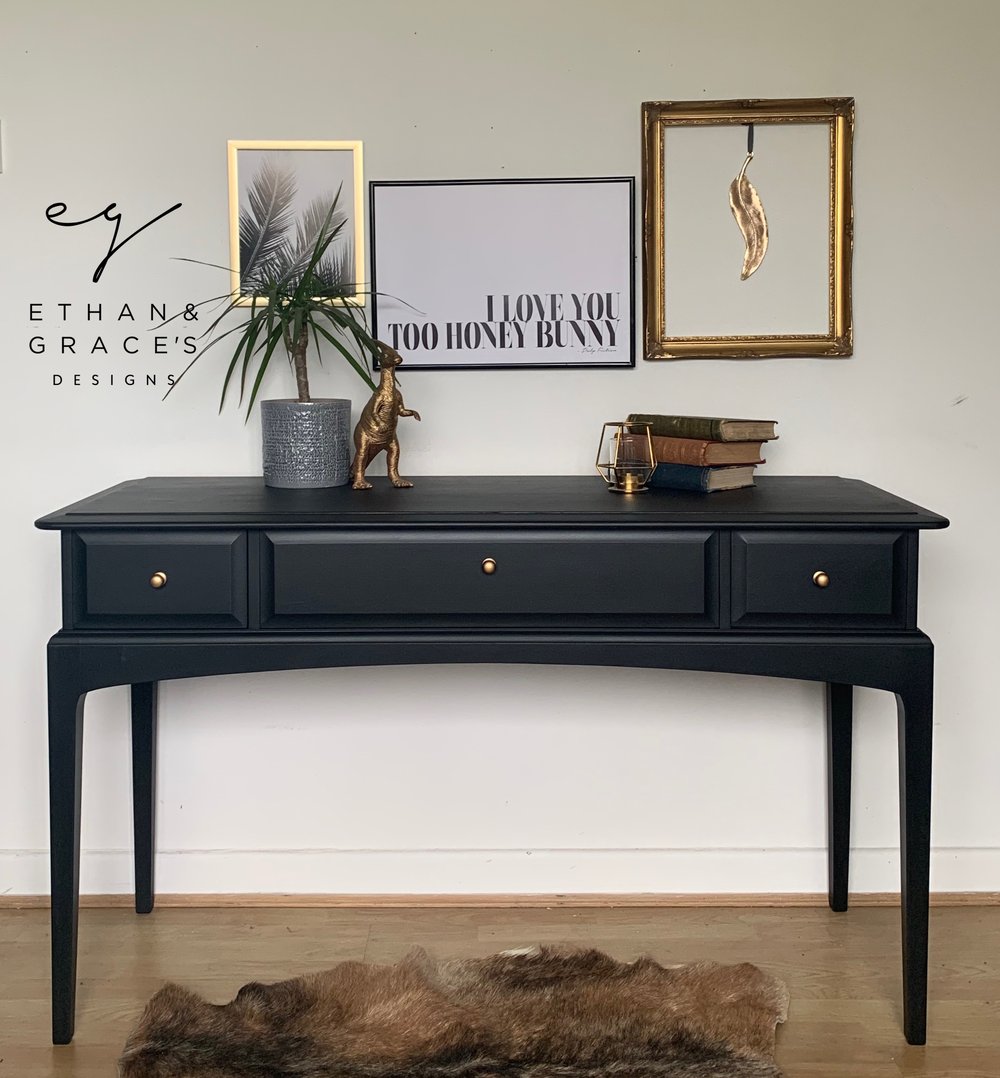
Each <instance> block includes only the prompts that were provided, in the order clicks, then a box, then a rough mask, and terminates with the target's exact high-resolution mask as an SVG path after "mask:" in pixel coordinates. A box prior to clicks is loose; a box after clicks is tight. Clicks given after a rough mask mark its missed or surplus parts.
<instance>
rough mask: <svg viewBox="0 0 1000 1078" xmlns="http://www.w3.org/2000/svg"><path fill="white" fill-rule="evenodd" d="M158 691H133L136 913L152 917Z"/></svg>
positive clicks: (153, 687) (143, 685) (142, 687)
mask: <svg viewBox="0 0 1000 1078" xmlns="http://www.w3.org/2000/svg"><path fill="white" fill-rule="evenodd" d="M157 689H158V686H157V683H156V682H155V681H141V682H138V683H137V684H134V685H133V686H132V688H131V705H132V831H133V835H134V842H135V912H136V913H151V912H152V910H153V896H154V894H155V887H154V879H153V862H154V856H155V852H156V705H157Z"/></svg>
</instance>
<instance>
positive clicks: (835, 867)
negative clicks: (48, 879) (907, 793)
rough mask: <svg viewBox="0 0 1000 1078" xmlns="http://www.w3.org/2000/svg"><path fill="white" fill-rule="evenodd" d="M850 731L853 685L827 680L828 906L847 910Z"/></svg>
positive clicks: (851, 737) (849, 821) (852, 722)
mask: <svg viewBox="0 0 1000 1078" xmlns="http://www.w3.org/2000/svg"><path fill="white" fill-rule="evenodd" d="M853 733H854V686H853V685H840V684H837V683H835V682H827V686H826V750H827V756H826V768H827V830H828V836H827V856H828V859H829V895H830V909H832V910H836V911H837V912H838V913H842V912H843V911H844V910H846V909H847V882H848V871H849V864H850V856H851V750H852V741H853Z"/></svg>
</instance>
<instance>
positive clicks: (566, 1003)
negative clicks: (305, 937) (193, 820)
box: [119, 947, 788, 1078]
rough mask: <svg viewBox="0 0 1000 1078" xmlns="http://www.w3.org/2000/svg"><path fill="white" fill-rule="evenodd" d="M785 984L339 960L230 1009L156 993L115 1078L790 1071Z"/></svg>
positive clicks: (499, 1077)
mask: <svg viewBox="0 0 1000 1078" xmlns="http://www.w3.org/2000/svg"><path fill="white" fill-rule="evenodd" d="M787 1005H788V994H787V992H786V990H785V986H784V985H783V984H782V983H781V982H780V981H778V980H776V979H775V978H773V977H771V976H769V975H768V974H766V973H764V972H762V971H761V970H759V969H758V968H757V967H756V966H751V965H746V964H744V965H739V966H722V965H717V964H715V963H707V962H704V963H696V964H692V965H686V966H666V967H665V966H661V965H658V964H657V963H656V962H654V961H653V960H652V959H650V958H640V959H639V960H638V961H635V962H628V963H626V962H617V961H615V960H614V959H612V958H610V957H608V955H606V954H602V953H601V952H600V951H593V950H577V949H562V948H552V947H541V948H538V947H530V948H526V949H524V950H520V951H505V952H503V953H502V954H497V955H493V956H491V957H489V958H478V959H467V960H463V961H453V962H437V961H435V960H434V959H432V958H431V957H429V956H428V955H427V954H426V953H425V952H424V951H422V950H416V951H413V952H412V953H411V954H410V955H408V956H407V957H406V958H405V959H404V960H403V961H402V962H399V963H397V964H396V965H391V966H376V965H369V964H366V963H362V962H343V963H341V964H340V965H338V966H335V967H334V968H333V969H330V970H327V971H326V972H324V973H317V974H313V975H310V976H305V977H297V978H295V979H294V980H290V981H281V982H279V983H277V984H271V985H263V984H248V985H245V986H244V987H243V988H241V989H240V991H239V993H238V994H237V996H236V998H235V999H234V1000H233V1001H232V1002H231V1003H227V1004H226V1005H224V1006H215V1005H213V1004H210V1003H207V1002H205V1000H203V999H201V998H200V997H198V996H196V995H194V994H193V993H192V992H189V991H186V990H185V989H183V988H180V987H178V986H177V985H168V986H166V987H165V988H163V989H162V990H161V991H159V992H158V993H157V994H156V995H155V996H154V997H153V998H152V999H151V1000H150V1002H149V1004H148V1005H147V1007H146V1010H145V1012H144V1014H143V1015H142V1018H141V1019H140V1021H139V1024H138V1026H137V1027H136V1029H135V1031H134V1032H133V1033H132V1035H131V1037H129V1039H128V1042H127V1044H126V1045H125V1050H124V1053H123V1055H122V1057H121V1059H120V1061H119V1066H120V1075H121V1078H781V1072H780V1071H779V1070H778V1069H777V1067H776V1066H775V1065H774V1061H773V1054H774V1034H775V1025H776V1023H778V1022H783V1021H784V1019H785V1015H786V1013H787Z"/></svg>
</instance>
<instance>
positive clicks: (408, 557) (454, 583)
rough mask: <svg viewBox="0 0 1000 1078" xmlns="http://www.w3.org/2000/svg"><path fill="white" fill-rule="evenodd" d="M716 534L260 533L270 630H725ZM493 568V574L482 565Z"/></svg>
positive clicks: (501, 531) (605, 531)
mask: <svg viewBox="0 0 1000 1078" xmlns="http://www.w3.org/2000/svg"><path fill="white" fill-rule="evenodd" d="M716 541H717V540H716V536H715V534H714V533H713V532H710V531H705V530H703V529H697V530H684V531H673V532H671V531H666V530H662V529H657V530H650V529H633V528H614V529H611V528H603V529H599V528H573V529H570V530H567V529H562V528H560V529H554V528H547V529H546V528H507V529H498V528H495V527H494V528H488V529H466V530H463V531H462V532H461V534H456V533H455V531H454V530H453V529H450V528H449V529H442V528H428V527H423V526H417V527H411V528H392V527H386V528H376V529H372V528H366V529H351V530H349V531H346V532H344V531H339V530H338V531H333V530H330V529H328V530H325V531H323V530H316V529H309V530H305V529H299V530H297V531H271V530H268V531H266V532H265V533H264V534H263V536H262V543H263V555H264V564H265V566H266V570H265V572H264V575H263V578H262V583H263V585H264V588H265V595H266V596H267V599H266V607H265V612H264V615H263V618H262V625H263V626H264V627H265V628H278V627H303V626H310V627H319V628H322V627H328V626H332V625H337V626H339V625H340V624H342V623H344V624H346V623H350V622H353V623H354V624H355V625H356V626H362V625H366V624H367V625H372V624H374V622H373V620H372V619H373V618H378V619H379V624H396V625H402V624H406V625H409V626H412V625H413V624H415V622H416V621H419V622H420V623H421V624H438V625H448V626H450V627H455V625H456V616H458V617H460V618H461V621H462V623H465V624H470V625H472V624H479V625H484V624H486V625H490V626H494V627H495V626H496V624H497V621H498V619H500V620H502V622H503V623H504V624H505V625H514V624H520V625H522V626H525V625H529V626H534V627H537V626H538V624H539V623H540V622H542V621H547V622H548V623H549V624H550V625H552V626H553V627H557V628H566V627H568V626H569V625H570V624H575V625H581V626H587V625H592V624H593V622H592V621H591V620H590V619H592V618H593V617H595V616H604V617H605V620H606V621H607V620H609V619H616V620H617V621H618V622H619V623H620V622H622V621H627V622H628V623H629V624H633V625H635V624H645V625H647V626H648V627H656V626H660V627H662V626H664V625H665V624H670V625H676V626H687V627H712V626H716V625H718V618H719V613H718V579H717V578H718V556H717V554H716V552H715V547H716ZM486 561H492V563H493V566H494V571H493V572H492V573H486V572H484V570H483V564H484V562H486Z"/></svg>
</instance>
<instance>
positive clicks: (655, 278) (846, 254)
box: [642, 97, 854, 360]
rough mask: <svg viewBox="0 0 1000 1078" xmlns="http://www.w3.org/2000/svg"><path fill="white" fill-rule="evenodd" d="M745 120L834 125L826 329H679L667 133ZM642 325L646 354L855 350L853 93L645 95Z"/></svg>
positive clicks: (694, 355)
mask: <svg viewBox="0 0 1000 1078" xmlns="http://www.w3.org/2000/svg"><path fill="white" fill-rule="evenodd" d="M713 124H714V125H721V124H730V125H742V126H746V125H747V124H755V125H756V124H826V125H828V126H829V129H830V139H829V145H830V168H829V176H830V189H829V207H830V209H829V258H828V275H829V281H828V289H829V300H828V328H827V332H826V333H825V334H799V333H787V334H783V333H778V334H760V335H747V336H674V335H671V333H670V332H669V326H668V314H669V312H668V309H667V308H668V305H669V297H666V296H665V295H664V282H665V273H664V267H665V263H666V259H667V258H668V257H669V254H668V253H667V252H666V251H665V250H664V233H665V227H664V219H665V218H664V206H665V199H666V198H667V197H668V196H667V192H666V190H665V187H666V182H665V179H664V149H665V147H664V140H665V137H666V133H667V131H668V130H669V129H670V128H671V127H679V126H694V127H699V126H706V125H713ZM642 128H643V138H642V200H643V244H642V248H643V285H644V303H643V314H644V317H643V329H644V337H645V358H646V359H650V360H658V359H696V358H709V357H721V358H735V359H741V358H747V359H750V358H765V357H770V356H849V355H851V354H853V350H854V329H853V317H852V305H851V260H852V254H853V248H854V200H853V188H852V169H853V143H854V98H852V97H830V98H789V99H773V100H756V99H748V100H742V101H646V102H643V106H642Z"/></svg>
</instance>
